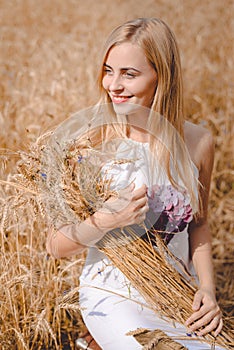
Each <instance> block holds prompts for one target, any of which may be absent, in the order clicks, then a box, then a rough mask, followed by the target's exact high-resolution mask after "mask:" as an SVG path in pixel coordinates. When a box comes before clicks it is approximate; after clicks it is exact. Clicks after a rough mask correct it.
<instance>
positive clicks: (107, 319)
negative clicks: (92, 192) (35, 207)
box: [47, 18, 222, 350]
mask: <svg viewBox="0 0 234 350" xmlns="http://www.w3.org/2000/svg"><path fill="white" fill-rule="evenodd" d="M99 88H100V92H101V99H100V101H99V104H98V105H99V106H101V105H103V104H108V107H109V109H108V110H109V119H108V120H106V122H105V125H103V126H102V128H103V132H102V133H99V140H98V142H99V143H100V144H102V143H105V142H107V141H108V140H109V141H110V139H111V140H113V139H114V138H116V140H118V146H117V150H119V157H123V154H125V156H126V157H129V158H131V159H134V161H133V162H132V163H130V164H129V163H124V162H122V163H121V161H120V162H115V163H113V164H111V162H109V163H108V162H107V164H104V165H103V173H105V174H108V176H109V178H111V186H112V188H113V189H114V190H115V191H117V192H118V194H119V196H117V197H115V198H109V199H108V200H107V206H106V208H105V210H102V209H100V210H97V211H96V212H95V213H94V214H93V215H91V216H90V217H89V218H87V219H86V220H85V221H83V222H82V223H80V224H76V225H75V224H67V225H63V226H61V227H60V228H59V229H58V231H57V232H55V233H53V234H51V235H49V238H48V241H47V250H48V252H49V253H50V254H52V255H54V256H55V257H57V258H62V257H69V256H71V255H75V254H76V255H77V254H81V253H83V251H84V250H86V249H88V251H87V255H86V261H85V264H84V268H83V271H82V274H81V276H80V306H81V310H82V316H83V319H84V322H85V324H86V326H87V328H88V330H89V332H90V334H91V335H92V337H93V338H94V339H95V341H96V343H97V344H98V345H99V346H100V348H101V349H104V350H120V349H121V350H122V349H124V350H136V349H141V348H142V345H141V344H140V343H139V342H138V341H137V340H136V339H135V337H134V336H131V335H126V333H128V332H129V331H133V330H136V329H137V328H147V329H151V330H155V329H160V330H162V331H164V332H165V333H166V334H167V335H168V336H170V337H172V338H174V339H175V340H176V341H177V342H178V343H180V344H182V345H183V346H184V347H186V348H188V349H191V350H192V349H200V350H201V349H210V344H208V343H206V342H205V341H204V339H203V338H202V336H204V335H206V334H207V333H209V332H211V331H213V334H214V335H215V336H218V334H219V333H220V331H221V329H222V315H221V311H220V308H219V306H218V304H217V301H216V296H215V283H214V277H213V267H212V254H211V233H210V230H209V227H208V224H207V207H208V197H209V188H210V180H211V173H212V167H213V157H214V144H213V139H212V136H211V135H210V133H209V132H208V131H207V130H206V129H204V128H203V127H201V126H198V125H194V124H193V123H191V122H188V121H185V119H184V112H183V91H182V77H181V66H180V57H179V52H178V47H177V44H176V40H175V37H174V35H173V33H172V32H171V30H170V29H169V27H168V26H167V25H166V24H165V23H164V22H163V21H162V20H160V19H157V18H139V19H135V20H132V21H129V22H126V23H124V24H123V25H121V26H119V27H117V28H116V29H115V30H113V32H112V33H111V34H110V36H109V37H108V39H107V41H106V44H105V46H104V54H103V61H102V63H101V67H100V74H99ZM100 135H102V136H101V137H100ZM90 138H91V142H93V144H95V142H96V141H95V140H96V139H95V130H93V132H91V133H90ZM96 143H97V142H96ZM117 158H118V152H117ZM123 199H124V200H123ZM175 200H177V201H179V204H180V205H179V207H178V206H177V207H176V206H175V202H174V201H175ZM108 204H109V206H108ZM109 207H112V209H113V208H114V209H113V210H108V208H109ZM173 208H174V211H173ZM149 213H150V215H149ZM154 215H155V219H154V218H153V216H154ZM149 216H150V220H153V222H152V226H153V227H154V228H155V229H156V230H158V231H161V235H162V238H163V240H164V242H165V244H167V247H168V249H169V250H170V251H171V252H172V253H173V254H174V255H175V257H176V258H177V259H178V260H180V261H181V263H182V264H183V266H184V267H185V268H186V269H187V270H188V271H190V273H191V274H193V275H194V276H195V278H196V279H197V281H198V290H197V292H196V293H195V295H194V300H193V303H192V305H191V316H190V317H189V318H188V319H187V320H186V323H185V324H180V323H176V322H171V321H170V320H169V319H166V318H161V317H160V315H157V313H156V312H154V311H152V310H150V309H149V308H147V307H145V306H144V304H145V302H144V299H143V297H142V296H141V295H140V294H139V293H138V291H137V290H136V289H135V288H134V287H133V286H132V285H131V283H130V281H129V280H128V279H127V278H126V277H125V275H124V274H123V273H122V272H121V271H120V270H119V269H118V268H117V267H116V266H114V265H113V264H112V263H111V262H110V260H109V259H108V258H107V256H106V255H105V254H104V253H103V252H102V251H101V250H100V249H98V248H99V247H100V246H101V244H102V240H104V239H105V237H106V235H108V234H110V232H111V231H113V230H116V229H119V231H120V232H121V229H123V228H125V227H136V226H139V227H140V226H141V224H142V223H143V222H145V221H146V220H147V219H148V217H149ZM141 227H142V226H141ZM149 230H150V228H149ZM163 231H164V232H166V234H163ZM142 239H144V238H142ZM139 267H140V266H139ZM175 297H176V296H175ZM188 332H190V333H191V334H193V336H192V337H188V336H186V334H187V333H188ZM91 345H92V344H91ZM91 345H90V347H92V346H91ZM216 349H221V348H220V347H216Z"/></svg>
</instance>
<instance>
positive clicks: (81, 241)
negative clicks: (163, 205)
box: [46, 184, 149, 258]
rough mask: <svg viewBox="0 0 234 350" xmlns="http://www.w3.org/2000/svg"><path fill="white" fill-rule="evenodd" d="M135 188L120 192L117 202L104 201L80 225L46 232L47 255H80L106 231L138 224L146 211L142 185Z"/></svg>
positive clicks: (129, 187) (144, 192) (146, 206)
mask: <svg viewBox="0 0 234 350" xmlns="http://www.w3.org/2000/svg"><path fill="white" fill-rule="evenodd" d="M134 188H135V186H134V184H131V185H130V186H128V187H127V188H126V189H124V190H122V191H119V196H118V198H111V199H109V200H108V201H106V203H105V205H104V207H103V208H102V209H101V210H99V211H97V212H96V213H95V214H93V215H92V216H91V217H89V218H88V219H86V220H85V221H83V222H81V223H79V224H70V225H64V226H62V227H61V228H60V229H59V230H58V231H53V230H52V229H51V230H50V231H49V235H48V239H47V245H46V247H47V251H48V253H50V254H52V255H53V256H55V257H56V258H62V257H69V256H71V255H74V254H80V253H82V252H83V251H84V250H85V249H86V247H87V246H94V245H95V243H97V242H98V241H99V240H100V239H101V238H102V237H103V236H104V235H105V234H106V233H107V232H108V231H111V230H113V229H115V228H117V227H125V226H128V225H133V224H139V223H142V222H143V221H144V220H145V216H146V212H147V211H148V209H149V207H148V199H147V188H146V186H145V185H143V186H142V187H140V188H139V189H137V190H134Z"/></svg>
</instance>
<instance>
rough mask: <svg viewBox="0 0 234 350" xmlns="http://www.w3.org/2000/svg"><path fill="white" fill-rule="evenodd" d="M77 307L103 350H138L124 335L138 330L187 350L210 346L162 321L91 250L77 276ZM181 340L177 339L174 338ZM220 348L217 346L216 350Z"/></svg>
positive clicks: (103, 258) (124, 278)
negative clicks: (160, 333) (159, 333)
mask: <svg viewBox="0 0 234 350" xmlns="http://www.w3.org/2000/svg"><path fill="white" fill-rule="evenodd" d="M80 287H81V288H80V306H81V313H82V316H83V319H84V322H85V324H86V326H87V328H88V329H89V331H90V333H91V334H92V336H93V337H94V339H95V340H96V342H97V343H98V344H99V346H100V347H101V348H102V349H103V350H138V349H139V350H140V349H142V346H141V345H140V344H139V343H138V342H137V341H136V340H135V338H134V337H133V336H128V335H126V333H127V332H129V331H133V330H136V329H137V328H147V329H151V330H154V329H161V330H162V331H164V332H165V333H167V334H168V335H169V336H171V337H172V338H174V339H175V341H178V342H179V343H181V344H183V345H184V346H185V347H187V348H188V349H189V350H208V349H210V348H211V346H210V345H209V344H207V343H206V342H204V341H202V340H201V339H191V338H190V337H189V336H187V335H186V332H187V330H186V328H185V327H184V326H183V325H181V324H179V323H176V324H175V323H173V322H171V321H169V320H167V319H162V318H161V317H159V316H158V315H157V314H156V313H155V312H154V311H152V310H150V309H149V308H147V307H146V306H145V302H144V299H143V298H142V297H141V296H140V295H139V293H138V292H137V291H136V290H135V289H134V288H133V287H132V286H131V285H130V283H129V281H128V280H127V279H126V277H125V276H124V275H123V274H122V273H121V272H120V271H119V270H118V269H117V268H116V267H114V266H113V265H111V264H110V262H109V260H108V259H107V258H106V257H105V255H104V254H102V253H100V252H99V251H97V250H96V249H95V248H91V250H90V253H89V255H88V257H87V261H86V264H85V267H84V270H83V272H82V275H81V277H80ZM181 337H182V338H184V337H186V339H185V340H179V339H176V338H181ZM221 349H223V348H221V347H218V346H216V350H221Z"/></svg>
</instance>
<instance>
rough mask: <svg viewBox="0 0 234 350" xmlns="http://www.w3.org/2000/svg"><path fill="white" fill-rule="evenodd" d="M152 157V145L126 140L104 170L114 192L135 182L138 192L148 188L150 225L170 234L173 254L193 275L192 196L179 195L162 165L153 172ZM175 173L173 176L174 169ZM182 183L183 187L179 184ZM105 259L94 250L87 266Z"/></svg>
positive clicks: (195, 170) (168, 235)
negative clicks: (190, 245)
mask: <svg viewBox="0 0 234 350" xmlns="http://www.w3.org/2000/svg"><path fill="white" fill-rule="evenodd" d="M150 157H151V151H150V149H149V144H148V143H141V142H137V141H134V140H131V139H124V140H122V141H121V142H119V144H118V146H117V152H115V159H114V160H110V161H108V162H107V163H106V164H105V166H103V169H102V170H103V174H104V176H106V178H108V179H110V178H111V179H112V181H111V189H113V190H117V191H118V190H121V189H124V188H125V187H127V186H128V185H130V183H132V182H134V183H135V189H137V188H139V187H141V186H142V185H143V184H145V185H146V186H147V188H148V196H149V207H150V211H149V214H147V217H149V218H150V220H148V221H150V222H151V223H152V219H153V224H156V226H155V227H156V229H158V230H162V231H163V230H166V231H167V232H168V233H169V234H167V235H166V237H164V238H165V241H166V243H167V246H168V248H169V250H170V251H171V252H172V253H173V254H174V255H175V257H177V258H178V260H179V261H180V262H182V264H183V265H184V267H185V268H186V269H187V270H188V271H190V273H192V274H193V268H192V265H191V261H190V258H189V240H188V230H187V229H188V223H189V222H190V221H191V220H192V208H191V206H190V200H189V196H188V194H186V192H183V193H182V192H178V191H177V190H176V189H175V188H173V187H172V185H171V183H170V181H169V179H168V177H167V174H166V172H165V171H164V170H163V169H162V168H161V166H160V164H157V166H154V168H153V170H152V166H151V165H150ZM126 160H129V162H126ZM171 171H172V174H173V169H172V170H171ZM194 172H195V176H196V177H198V169H197V168H196V166H195V165H194ZM173 176H174V174H173ZM178 183H179V185H180V181H179V180H178ZM196 192H197V189H196ZM135 226H136V225H135ZM151 227H152V225H151ZM175 232H176V233H175ZM170 233H172V234H170ZM174 233H175V234H174ZM140 234H141V233H140ZM103 257H104V254H103V253H101V252H100V251H98V249H96V248H91V249H90V250H89V253H88V255H87V258H86V264H85V266H88V265H90V264H93V263H95V261H96V262H97V261H100V260H101V259H103ZM176 267H177V266H176Z"/></svg>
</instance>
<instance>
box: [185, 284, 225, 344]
mask: <svg viewBox="0 0 234 350" xmlns="http://www.w3.org/2000/svg"><path fill="white" fill-rule="evenodd" d="M192 309H193V311H194V313H193V314H192V315H191V316H190V317H189V318H188V320H187V321H186V323H185V324H186V326H188V327H189V329H190V330H191V331H192V332H196V331H197V330H198V329H199V331H198V332H197V335H199V336H203V335H205V334H207V333H210V332H211V331H214V336H215V337H216V336H217V335H218V334H219V333H220V331H221V329H222V327H223V320H222V313H221V310H220V308H219V306H218V304H217V301H216V298H215V293H214V292H212V291H209V290H208V289H205V288H200V289H199V290H198V291H197V292H196V293H195V295H194V300H193V305H192Z"/></svg>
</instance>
